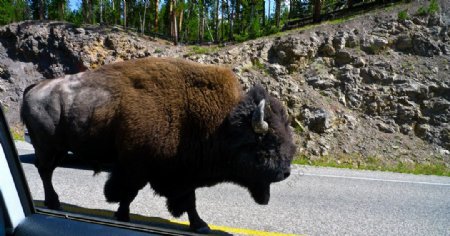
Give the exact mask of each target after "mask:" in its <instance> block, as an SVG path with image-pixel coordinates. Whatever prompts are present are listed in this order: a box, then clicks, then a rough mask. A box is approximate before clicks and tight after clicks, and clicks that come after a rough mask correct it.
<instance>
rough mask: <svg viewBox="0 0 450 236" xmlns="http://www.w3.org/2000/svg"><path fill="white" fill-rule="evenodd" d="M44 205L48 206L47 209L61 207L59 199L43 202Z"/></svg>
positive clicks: (58, 208) (59, 208)
mask: <svg viewBox="0 0 450 236" xmlns="http://www.w3.org/2000/svg"><path fill="white" fill-rule="evenodd" d="M44 205H45V206H46V207H47V208H48V209H52V210H62V208H61V203H59V201H57V202H47V201H45V202H44Z"/></svg>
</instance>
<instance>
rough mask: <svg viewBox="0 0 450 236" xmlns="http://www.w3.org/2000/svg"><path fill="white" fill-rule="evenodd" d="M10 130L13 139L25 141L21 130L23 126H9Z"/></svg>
mask: <svg viewBox="0 0 450 236" xmlns="http://www.w3.org/2000/svg"><path fill="white" fill-rule="evenodd" d="M10 132H11V135H12V138H13V139H14V140H20V141H25V133H24V131H23V128H21V127H19V126H13V127H11V129H10Z"/></svg>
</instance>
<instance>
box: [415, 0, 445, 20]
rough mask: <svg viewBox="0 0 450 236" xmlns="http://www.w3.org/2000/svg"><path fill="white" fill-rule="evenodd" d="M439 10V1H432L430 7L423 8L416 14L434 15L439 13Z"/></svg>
mask: <svg viewBox="0 0 450 236" xmlns="http://www.w3.org/2000/svg"><path fill="white" fill-rule="evenodd" d="M439 9H440V7H439V2H438V1H437V0H431V1H430V4H429V5H428V7H425V6H421V7H420V8H419V9H418V10H417V13H416V14H417V15H419V16H426V15H433V14H436V13H438V12H439Z"/></svg>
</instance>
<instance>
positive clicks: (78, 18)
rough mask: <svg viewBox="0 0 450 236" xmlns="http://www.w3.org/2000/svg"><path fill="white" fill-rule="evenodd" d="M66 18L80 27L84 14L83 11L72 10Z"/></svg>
mask: <svg viewBox="0 0 450 236" xmlns="http://www.w3.org/2000/svg"><path fill="white" fill-rule="evenodd" d="M66 20H67V21H69V22H71V23H73V24H74V25H75V26H77V27H79V26H81V24H83V15H82V14H81V11H71V12H69V13H68V14H67V16H66Z"/></svg>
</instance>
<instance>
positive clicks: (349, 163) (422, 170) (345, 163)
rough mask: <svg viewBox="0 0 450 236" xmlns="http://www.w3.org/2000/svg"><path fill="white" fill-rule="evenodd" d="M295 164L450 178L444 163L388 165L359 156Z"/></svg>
mask: <svg viewBox="0 0 450 236" xmlns="http://www.w3.org/2000/svg"><path fill="white" fill-rule="evenodd" d="M293 163H294V164H299V165H312V166H323V167H335V168H347V169H360V170H379V171H389V172H397V173H407V174H416V175H439V176H448V177H450V168H449V167H447V166H446V165H445V164H444V163H412V162H411V163H410V162H408V163H404V162H401V161H397V162H392V163H388V162H386V161H383V160H382V158H379V157H367V158H363V157H361V156H359V155H337V156H322V157H319V158H316V159H311V158H309V157H307V156H305V155H300V156H298V157H296V158H295V159H294V161H293Z"/></svg>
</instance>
